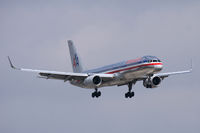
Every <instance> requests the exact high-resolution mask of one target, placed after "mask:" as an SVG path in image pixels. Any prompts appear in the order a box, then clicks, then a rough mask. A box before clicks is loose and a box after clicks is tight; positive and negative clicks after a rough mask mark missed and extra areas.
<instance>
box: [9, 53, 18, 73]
mask: <svg viewBox="0 0 200 133" xmlns="http://www.w3.org/2000/svg"><path fill="white" fill-rule="evenodd" d="M8 61H9V63H10V67H11V68H13V69H18V70H20V69H19V68H16V67H15V66H14V65H13V64H12V62H11V59H10V57H9V56H8Z"/></svg>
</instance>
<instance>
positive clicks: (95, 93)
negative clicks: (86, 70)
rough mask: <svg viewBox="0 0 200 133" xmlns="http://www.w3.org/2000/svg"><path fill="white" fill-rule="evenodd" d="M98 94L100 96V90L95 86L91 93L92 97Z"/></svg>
mask: <svg viewBox="0 0 200 133" xmlns="http://www.w3.org/2000/svg"><path fill="white" fill-rule="evenodd" d="M99 96H101V92H100V91H98V89H97V88H95V92H93V93H92V98H94V97H96V98H98V97H99Z"/></svg>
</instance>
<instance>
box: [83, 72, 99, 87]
mask: <svg viewBox="0 0 200 133" xmlns="http://www.w3.org/2000/svg"><path fill="white" fill-rule="evenodd" d="M101 83H102V78H101V77H100V76H98V75H91V76H89V77H87V78H86V79H85V80H84V84H85V85H86V86H88V87H90V88H95V87H98V86H100V85H101Z"/></svg>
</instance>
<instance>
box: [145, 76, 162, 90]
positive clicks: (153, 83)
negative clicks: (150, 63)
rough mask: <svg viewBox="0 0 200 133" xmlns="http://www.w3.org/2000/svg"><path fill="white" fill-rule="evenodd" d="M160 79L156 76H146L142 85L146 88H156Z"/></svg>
mask: <svg viewBox="0 0 200 133" xmlns="http://www.w3.org/2000/svg"><path fill="white" fill-rule="evenodd" d="M161 81H162V79H161V78H160V77H158V76H155V77H151V78H147V79H145V80H144V81H143V85H144V87H146V88H156V87H157V86H158V85H159V84H160V83H161Z"/></svg>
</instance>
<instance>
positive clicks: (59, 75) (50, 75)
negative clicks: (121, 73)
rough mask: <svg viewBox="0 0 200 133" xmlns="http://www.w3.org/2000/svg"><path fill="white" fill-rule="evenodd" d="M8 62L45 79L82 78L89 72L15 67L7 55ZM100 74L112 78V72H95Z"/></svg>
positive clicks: (65, 79) (12, 66) (102, 76)
mask: <svg viewBox="0 0 200 133" xmlns="http://www.w3.org/2000/svg"><path fill="white" fill-rule="evenodd" d="M8 60H9V63H10V66H11V68H13V69H16V70H20V71H26V72H35V73H38V74H39V75H40V77H39V78H45V79H58V80H64V81H68V80H84V79H85V78H87V77H88V76H90V75H91V74H87V73H73V72H58V71H46V70H35V69H25V68H17V67H15V66H14V65H13V64H12V62H11V60H10V57H8ZM97 75H98V76H100V77H101V78H102V79H111V78H114V75H113V74H97Z"/></svg>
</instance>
